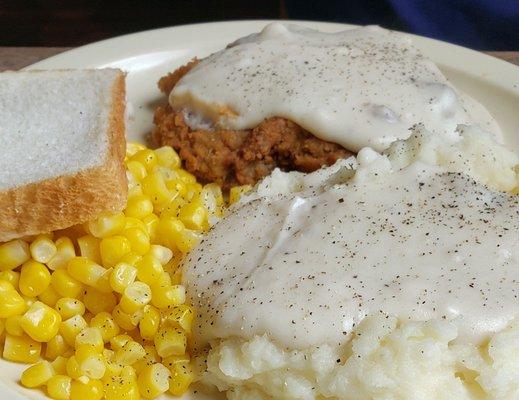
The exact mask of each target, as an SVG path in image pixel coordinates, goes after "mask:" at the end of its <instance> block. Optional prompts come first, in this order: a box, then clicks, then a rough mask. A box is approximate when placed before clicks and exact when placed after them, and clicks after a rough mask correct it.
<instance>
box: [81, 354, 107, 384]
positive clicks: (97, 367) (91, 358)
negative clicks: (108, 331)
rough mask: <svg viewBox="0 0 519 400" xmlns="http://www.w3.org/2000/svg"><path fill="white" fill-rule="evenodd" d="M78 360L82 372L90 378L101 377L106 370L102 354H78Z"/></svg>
mask: <svg viewBox="0 0 519 400" xmlns="http://www.w3.org/2000/svg"><path fill="white" fill-rule="evenodd" d="M80 353H81V352H80ZM76 360H77V361H78V364H79V371H80V372H81V374H82V375H83V376H86V377H88V378H90V379H101V378H102V377H103V376H104V374H105V372H106V364H105V360H104V357H103V355H102V354H82V355H79V354H77V355H76Z"/></svg>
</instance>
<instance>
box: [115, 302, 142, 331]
mask: <svg viewBox="0 0 519 400" xmlns="http://www.w3.org/2000/svg"><path fill="white" fill-rule="evenodd" d="M112 317H113V318H114V320H115V322H116V323H117V325H119V326H120V327H121V328H122V329H123V330H125V331H131V330H133V329H135V328H136V327H137V323H136V322H135V320H134V319H133V318H132V316H131V315H129V314H127V313H125V312H124V311H123V310H121V308H120V307H119V306H115V308H114V309H113V311H112Z"/></svg>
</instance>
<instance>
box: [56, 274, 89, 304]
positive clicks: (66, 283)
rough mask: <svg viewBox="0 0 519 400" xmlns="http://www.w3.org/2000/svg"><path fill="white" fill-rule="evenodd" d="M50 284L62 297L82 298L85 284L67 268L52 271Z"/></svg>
mask: <svg viewBox="0 0 519 400" xmlns="http://www.w3.org/2000/svg"><path fill="white" fill-rule="evenodd" d="M50 284H51V285H52V288H53V289H54V290H55V291H56V293H58V294H59V295H60V296H61V297H73V298H76V299H78V298H81V296H82V294H83V290H84V286H83V284H82V283H81V282H79V281H78V280H77V279H74V278H73V277H71V276H70V274H69V273H68V272H67V271H66V270H65V269H58V270H56V271H54V272H53V273H52V276H51V280H50Z"/></svg>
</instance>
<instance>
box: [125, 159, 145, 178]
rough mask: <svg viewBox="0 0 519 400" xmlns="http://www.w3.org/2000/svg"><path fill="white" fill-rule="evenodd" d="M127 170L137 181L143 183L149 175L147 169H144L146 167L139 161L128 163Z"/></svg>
mask: <svg viewBox="0 0 519 400" xmlns="http://www.w3.org/2000/svg"><path fill="white" fill-rule="evenodd" d="M126 169H127V170H128V171H130V173H131V174H132V175H133V177H134V178H135V180H136V181H142V180H143V179H144V178H145V177H146V175H148V171H146V167H144V165H142V164H141V163H140V162H139V161H128V162H127V163H126Z"/></svg>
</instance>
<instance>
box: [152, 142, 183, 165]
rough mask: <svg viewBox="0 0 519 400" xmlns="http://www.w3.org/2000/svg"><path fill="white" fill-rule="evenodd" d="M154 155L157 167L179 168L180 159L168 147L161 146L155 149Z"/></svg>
mask: <svg viewBox="0 0 519 400" xmlns="http://www.w3.org/2000/svg"><path fill="white" fill-rule="evenodd" d="M155 155H156V156H157V161H158V163H159V165H161V166H163V167H166V168H173V169H176V168H180V157H179V156H178V154H177V152H176V151H175V150H174V149H173V148H172V147H170V146H163V147H159V148H158V149H155Z"/></svg>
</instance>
